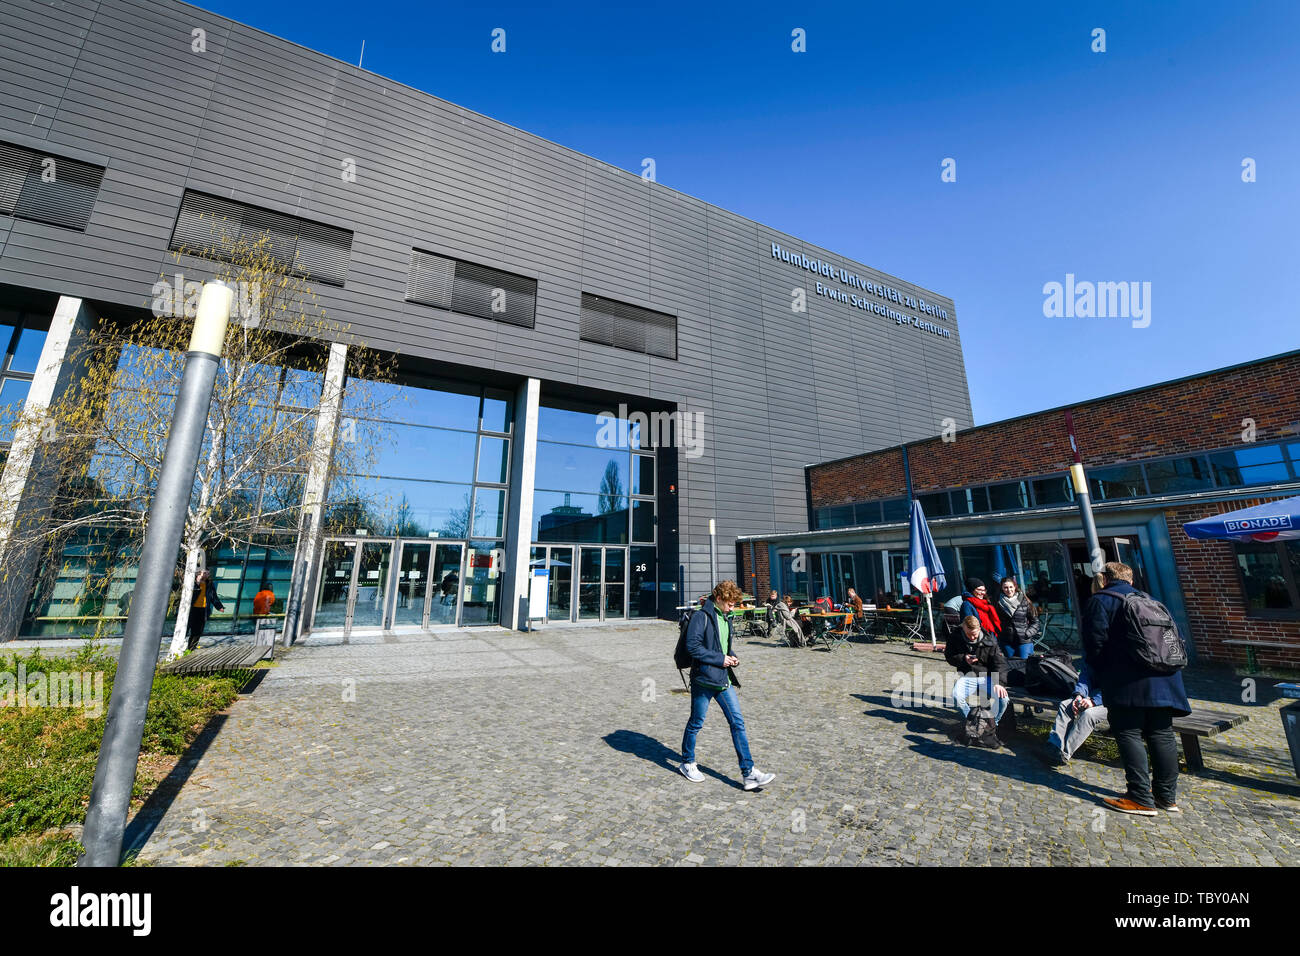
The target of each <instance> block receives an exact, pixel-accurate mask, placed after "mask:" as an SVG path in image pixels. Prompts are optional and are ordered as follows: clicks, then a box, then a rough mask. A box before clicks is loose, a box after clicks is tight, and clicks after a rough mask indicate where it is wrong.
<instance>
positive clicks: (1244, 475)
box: [1241, 461, 1291, 485]
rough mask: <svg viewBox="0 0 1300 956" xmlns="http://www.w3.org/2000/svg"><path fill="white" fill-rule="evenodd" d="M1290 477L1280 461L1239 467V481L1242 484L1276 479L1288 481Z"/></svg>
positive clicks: (1262, 482) (1275, 480) (1259, 483)
mask: <svg viewBox="0 0 1300 956" xmlns="http://www.w3.org/2000/svg"><path fill="white" fill-rule="evenodd" d="M1290 477H1291V475H1290V474H1289V473H1288V472H1287V470H1286V465H1285V464H1283V463H1282V462H1280V461H1279V462H1275V463H1274V464H1271V465H1247V466H1243V467H1242V469H1241V483H1242V484H1243V485H1263V484H1270V483H1272V482H1277V481H1288V480H1290Z"/></svg>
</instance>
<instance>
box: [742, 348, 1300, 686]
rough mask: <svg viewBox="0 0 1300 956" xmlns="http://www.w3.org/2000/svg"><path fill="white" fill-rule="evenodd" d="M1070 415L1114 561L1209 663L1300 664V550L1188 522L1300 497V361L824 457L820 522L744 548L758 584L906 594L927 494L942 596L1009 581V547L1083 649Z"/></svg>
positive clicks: (1039, 597)
mask: <svg viewBox="0 0 1300 956" xmlns="http://www.w3.org/2000/svg"><path fill="white" fill-rule="evenodd" d="M1067 410H1068V411H1069V412H1071V413H1072V416H1073V419H1074V425H1075V431H1076V434H1077V436H1078V441H1079V449H1080V452H1081V454H1082V456H1083V459H1084V465H1085V468H1086V469H1087V475H1088V481H1089V485H1090V492H1091V495H1092V500H1093V505H1094V513H1095V516H1096V521H1097V528H1098V535H1099V537H1100V539H1101V544H1102V546H1103V548H1104V550H1105V551H1106V555H1107V560H1122V561H1124V562H1125V563H1127V564H1130V565H1132V566H1133V567H1134V568H1135V571H1136V573H1137V576H1138V578H1139V581H1138V583H1139V586H1144V587H1145V588H1147V589H1148V590H1150V591H1151V592H1152V593H1153V594H1155V595H1156V596H1157V597H1158V598H1160V599H1161V600H1163V601H1164V602H1165V603H1166V604H1168V605H1169V607H1170V609H1171V610H1172V611H1173V612H1174V614H1175V616H1176V617H1177V618H1178V619H1179V621H1180V623H1181V625H1182V626H1183V629H1184V632H1185V633H1186V634H1188V635H1190V637H1191V640H1192V642H1193V645H1194V648H1193V650H1194V653H1195V654H1196V655H1197V656H1198V658H1200V659H1201V660H1208V661H1216V662H1219V663H1224V664H1237V665H1241V664H1244V663H1247V662H1248V659H1249V662H1253V663H1257V664H1263V665H1269V664H1272V665H1282V666H1289V667H1300V542H1296V541H1292V542H1251V543H1248V544H1236V543H1233V542H1227V541H1196V540H1193V539H1191V538H1189V537H1187V535H1186V534H1185V533H1184V532H1183V530H1182V525H1183V524H1184V523H1185V522H1188V521H1193V520H1195V519H1197V518H1203V517H1206V516H1209V515H1213V514H1222V513H1224V512H1227V511H1234V510H1237V509H1239V508H1245V507H1249V506H1251V505H1256V504H1261V503H1263V502H1265V501H1272V500H1276V499H1279V498H1287V497H1292V496H1295V495H1300V351H1296V352H1288V353H1285V354H1282V355H1276V356H1272V357H1269V358H1265V359H1261V360H1258V361H1254V362H1248V363H1245V364H1243V365H1237V366H1232V367H1230V368H1224V369H1219V370H1216V371H1213V372H1208V373H1205V374H1202V375H1195V376H1189V377H1186V378H1181V379H1177V380H1175V381H1170V382H1163V383H1160V384H1157V385H1152V386H1148V387H1145V388H1140V389H1134V390H1132V391H1127V392H1121V393H1118V394H1115V395H1108V396H1104V397H1102V398H1097V399H1094V400H1091V401H1087V402H1081V403H1078V404H1075V405H1072V406H1069V407H1068V409H1067V408H1064V407H1062V408H1054V409H1050V410H1047V411H1042V412H1036V413H1033V414H1030V415H1023V416H1020V417H1017V418H1012V419H1008V420H1006V421H1001V422H995V423H992V424H988V425H981V426H978V427H975V428H969V429H966V430H964V431H955V432H953V433H949V434H948V435H946V436H942V435H941V436H939V437H935V438H930V439H925V440H922V441H916V442H909V443H907V444H903V445H898V446H895V447H892V448H886V449H882V450H879V451H874V452H870V453H867V454H861V455H855V456H852V457H849V458H842V459H838V460H835V461H830V462H826V463H823V464H817V465H810V466H808V467H807V468H806V470H805V476H806V481H807V489H808V512H809V529H810V530H808V531H806V532H797V533H780V534H776V533H771V534H751V535H745V536H742V537H741V538H740V539H739V541H738V544H737V550H738V560H739V561H740V563H741V566H742V567H743V569H744V575H745V584H746V587H747V589H748V590H755V591H763V592H765V591H766V589H767V588H769V587H776V588H778V589H782V590H785V591H791V592H795V593H804V594H810V595H816V594H823V593H826V594H830V595H832V596H833V597H835V598H837V599H839V598H840V597H842V595H843V591H844V589H845V588H846V587H848V586H850V585H851V586H853V587H855V588H856V589H857V590H858V591H859V592H861V593H863V594H864V596H866V597H868V598H869V597H870V596H871V595H873V594H875V593H877V592H879V591H894V592H897V591H899V590H903V591H906V590H907V584H906V582H905V580H903V579H902V578H901V577H900V573H901V572H902V571H903V570H904V568H905V567H906V564H907V534H908V523H907V522H908V500H909V498H910V497H911V496H915V497H916V498H917V499H918V500H920V502H921V504H922V506H923V507H924V509H925V513H926V516H927V518H928V520H929V523H930V528H931V531H932V533H933V535H934V538H935V543H936V544H937V545H938V546H939V548H940V556H941V559H942V560H943V562H944V567H945V570H946V571H947V578H948V587H947V589H946V590H945V591H944V592H943V593H942V594H940V595H939V599H940V600H941V601H942V600H945V599H947V598H948V597H950V596H953V595H956V594H958V593H959V592H960V586H961V581H962V580H963V579H964V578H965V577H966V576H970V575H974V576H978V577H980V578H982V579H984V580H985V582H986V583H989V584H992V578H993V575H994V571H995V568H996V567H997V565H998V564H999V562H1000V561H1001V563H1003V564H1004V565H1005V563H1006V560H1007V559H1006V558H1003V557H1002V556H1003V555H1008V554H1009V555H1010V558H1009V560H1010V561H1011V563H1012V564H1013V565H1014V569H1015V571H1016V572H1017V573H1018V575H1019V576H1021V577H1022V584H1024V586H1025V587H1026V589H1027V590H1028V591H1029V592H1030V593H1031V595H1032V596H1033V597H1034V599H1035V601H1036V602H1037V603H1039V604H1040V605H1041V606H1042V607H1043V608H1044V609H1045V610H1047V612H1048V613H1049V614H1050V615H1051V618H1050V622H1051V627H1052V629H1053V631H1054V633H1055V635H1056V636H1058V637H1061V638H1064V639H1077V628H1078V613H1079V608H1080V606H1081V604H1082V603H1083V601H1084V600H1086V598H1087V595H1088V593H1089V592H1090V581H1089V576H1090V574H1091V571H1090V569H1089V562H1088V560H1087V554H1086V548H1085V546H1084V541H1083V533H1082V527H1081V523H1080V520H1079V515H1078V509H1077V506H1076V505H1075V503H1074V493H1073V489H1072V487H1071V484H1070V480H1069V476H1068V468H1069V464H1070V461H1071V454H1070V444H1069V437H1068V434H1067V432H1066V425H1065V412H1066V411H1067ZM909 482H910V493H909ZM1003 546H1005V548H1004V547H1003ZM1243 642H1249V645H1248V644H1246V643H1243Z"/></svg>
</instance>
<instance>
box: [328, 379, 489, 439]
mask: <svg viewBox="0 0 1300 956" xmlns="http://www.w3.org/2000/svg"><path fill="white" fill-rule="evenodd" d="M439 384H440V386H441V387H432V385H431V384H430V386H429V387H424V386H421V385H420V384H418V379H417V380H413V381H412V382H411V383H410V384H395V383H391V382H371V381H366V380H363V379H349V380H348V383H347V387H346V388H345V389H344V390H343V414H344V415H359V416H363V417H365V418H379V419H383V420H385V421H391V422H405V423H406V424H409V425H430V426H436V427H440V428H458V429H463V430H466V431H477V430H478V413H479V389H478V387H477V386H471V385H466V386H459V385H453V384H451V383H439Z"/></svg>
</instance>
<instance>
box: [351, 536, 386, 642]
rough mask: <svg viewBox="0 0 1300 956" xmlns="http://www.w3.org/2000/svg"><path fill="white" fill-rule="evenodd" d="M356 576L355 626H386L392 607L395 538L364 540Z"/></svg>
mask: <svg viewBox="0 0 1300 956" xmlns="http://www.w3.org/2000/svg"><path fill="white" fill-rule="evenodd" d="M360 545H361V550H360V552H359V553H358V557H357V569H356V574H355V576H354V588H353V599H352V609H351V610H352V614H351V620H350V621H349V628H348V630H349V631H350V630H351V629H352V628H356V627H362V628H382V627H383V626H384V611H385V610H386V609H387V607H388V585H389V579H390V574H389V572H390V569H391V566H392V560H393V543H392V542H391V541H362V542H360Z"/></svg>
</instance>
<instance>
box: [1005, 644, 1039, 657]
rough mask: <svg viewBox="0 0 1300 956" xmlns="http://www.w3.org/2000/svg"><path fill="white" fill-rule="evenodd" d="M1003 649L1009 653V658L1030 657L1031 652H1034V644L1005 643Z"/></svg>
mask: <svg viewBox="0 0 1300 956" xmlns="http://www.w3.org/2000/svg"><path fill="white" fill-rule="evenodd" d="M1002 651H1003V653H1005V654H1006V655H1007V659H1008V660H1010V659H1011V658H1013V657H1024V658H1027V657H1029V655H1030V654H1032V653H1034V645H1033V644H1003V645H1002Z"/></svg>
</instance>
